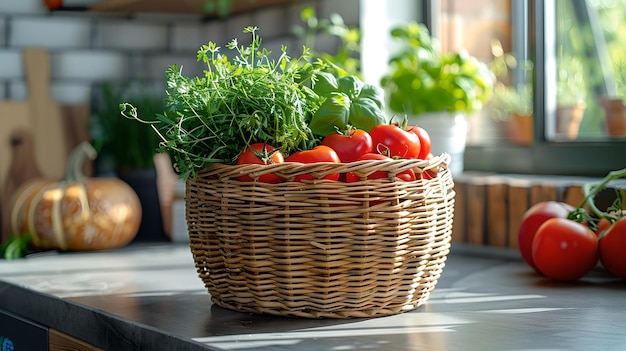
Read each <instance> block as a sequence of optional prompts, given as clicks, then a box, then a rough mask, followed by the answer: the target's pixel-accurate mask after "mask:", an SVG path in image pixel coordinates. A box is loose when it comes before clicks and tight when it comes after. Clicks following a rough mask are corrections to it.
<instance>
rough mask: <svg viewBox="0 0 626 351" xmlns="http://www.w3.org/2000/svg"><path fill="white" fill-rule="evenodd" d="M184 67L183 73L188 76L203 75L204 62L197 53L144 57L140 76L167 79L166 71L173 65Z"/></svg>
mask: <svg viewBox="0 0 626 351" xmlns="http://www.w3.org/2000/svg"><path fill="white" fill-rule="evenodd" d="M173 64H175V65H177V66H178V67H179V68H180V67H182V69H183V75H184V76H187V77H195V76H199V75H202V70H203V69H204V67H203V65H204V63H202V64H201V63H199V62H198V61H197V60H196V55H195V54H194V55H182V54H181V55H174V54H162V55H148V56H145V57H143V58H142V60H141V63H140V67H141V72H140V76H139V78H142V79H163V80H165V78H166V77H165V72H166V70H167V69H168V68H169V66H171V65H173Z"/></svg>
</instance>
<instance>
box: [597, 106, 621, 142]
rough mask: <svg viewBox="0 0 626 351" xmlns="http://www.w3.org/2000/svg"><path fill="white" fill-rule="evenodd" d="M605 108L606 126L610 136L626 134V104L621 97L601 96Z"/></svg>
mask: <svg viewBox="0 0 626 351" xmlns="http://www.w3.org/2000/svg"><path fill="white" fill-rule="evenodd" d="M599 102H600V106H602V108H603V109H604V126H605V129H606V134H607V135H609V136H623V135H626V105H624V101H623V100H622V99H620V98H600V99H599Z"/></svg>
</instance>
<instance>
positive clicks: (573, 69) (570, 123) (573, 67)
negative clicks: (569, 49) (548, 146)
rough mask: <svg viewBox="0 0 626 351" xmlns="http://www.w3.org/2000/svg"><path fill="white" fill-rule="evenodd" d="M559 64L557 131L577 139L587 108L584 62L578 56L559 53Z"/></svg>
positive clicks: (559, 133) (568, 137)
mask: <svg viewBox="0 0 626 351" xmlns="http://www.w3.org/2000/svg"><path fill="white" fill-rule="evenodd" d="M557 64H558V69H557V111H556V117H557V120H556V131H557V134H558V135H561V136H564V137H565V138H567V139H576V137H577V136H578V130H579V129H580V123H581V121H582V119H583V117H584V114H585V109H586V104H585V99H586V97H587V90H586V89H587V86H586V84H585V76H584V69H583V64H582V62H581V61H580V60H579V59H577V58H576V57H573V56H564V55H559V58H558V63H557Z"/></svg>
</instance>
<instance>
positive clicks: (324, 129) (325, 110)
mask: <svg viewBox="0 0 626 351" xmlns="http://www.w3.org/2000/svg"><path fill="white" fill-rule="evenodd" d="M351 105H352V104H351V101H350V98H349V97H348V96H347V95H346V94H343V93H331V94H330V96H329V97H328V98H327V99H326V100H325V101H324V102H323V103H322V105H321V106H320V108H319V109H318V110H317V111H316V112H315V114H314V115H313V117H312V118H311V122H310V123H309V128H311V131H312V132H313V133H314V134H317V135H321V136H326V135H328V134H331V133H334V132H335V131H336V129H335V127H337V128H339V129H345V128H346V126H347V124H348V121H349V117H350V106H351Z"/></svg>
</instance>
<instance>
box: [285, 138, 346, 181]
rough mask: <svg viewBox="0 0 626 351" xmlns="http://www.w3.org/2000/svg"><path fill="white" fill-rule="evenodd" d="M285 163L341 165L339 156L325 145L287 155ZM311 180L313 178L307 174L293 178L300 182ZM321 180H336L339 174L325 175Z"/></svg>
mask: <svg viewBox="0 0 626 351" xmlns="http://www.w3.org/2000/svg"><path fill="white" fill-rule="evenodd" d="M285 161H286V162H300V163H316V162H334V163H341V160H340V159H339V156H337V153H336V152H335V150H333V149H331V148H330V147H328V146H326V145H319V146H316V147H314V148H313V149H312V150H305V151H298V152H294V153H293V154H291V155H289V157H287V159H286V160H285ZM305 179H306V180H313V179H315V178H313V176H311V175H309V174H299V175H297V176H295V177H294V180H295V181H301V180H305ZM322 179H329V180H338V179H339V173H330V174H327V175H325V176H324V177H323V178H322Z"/></svg>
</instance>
